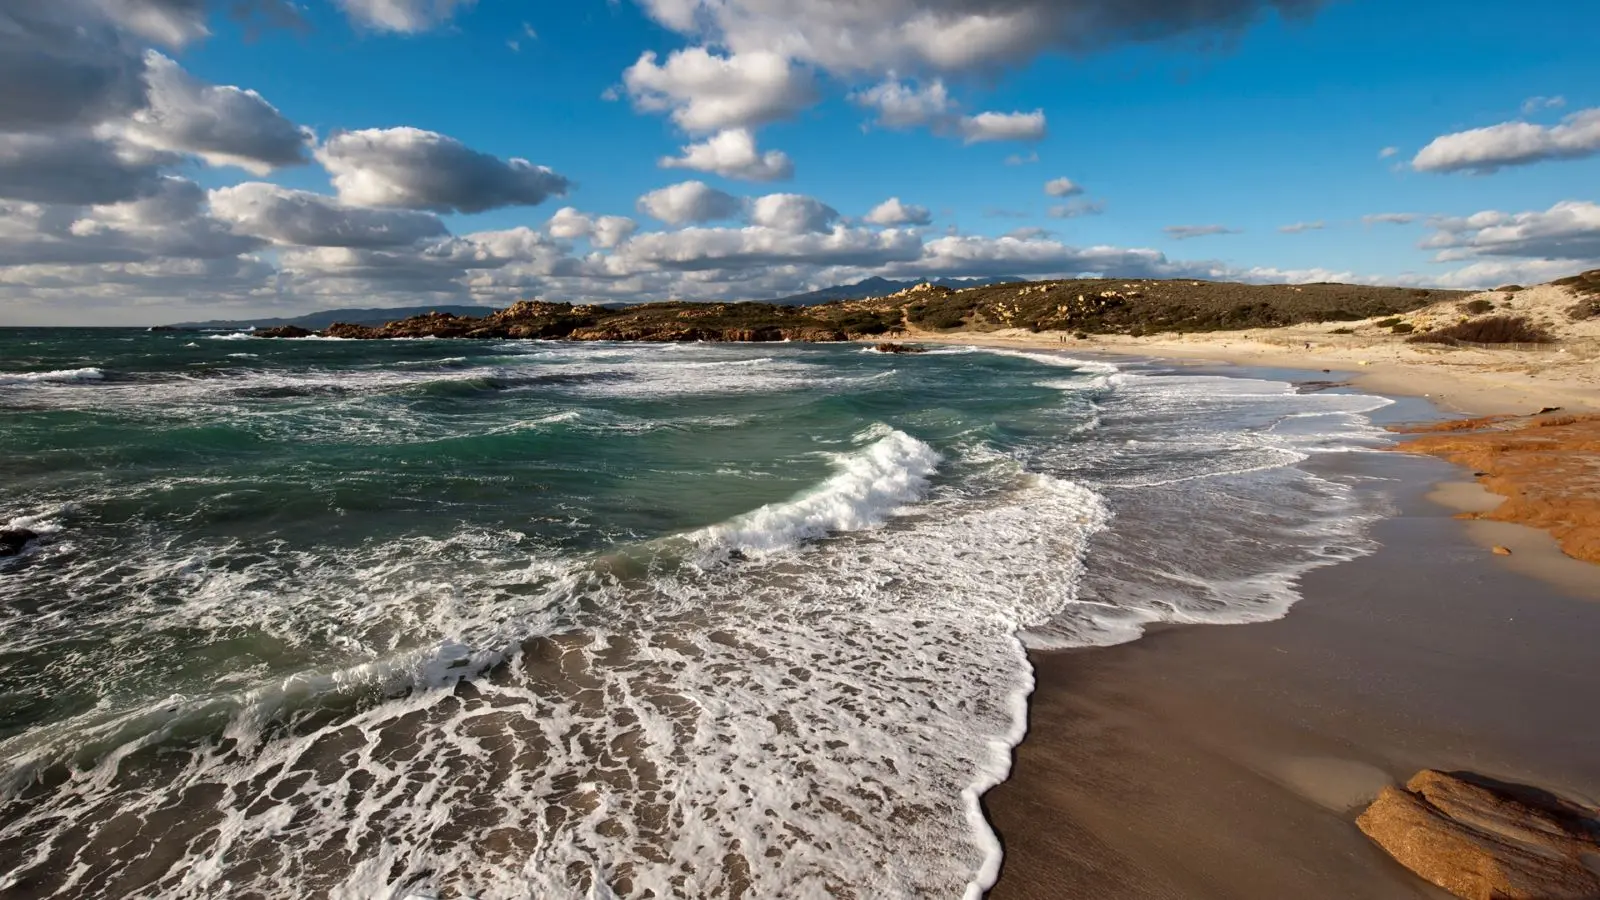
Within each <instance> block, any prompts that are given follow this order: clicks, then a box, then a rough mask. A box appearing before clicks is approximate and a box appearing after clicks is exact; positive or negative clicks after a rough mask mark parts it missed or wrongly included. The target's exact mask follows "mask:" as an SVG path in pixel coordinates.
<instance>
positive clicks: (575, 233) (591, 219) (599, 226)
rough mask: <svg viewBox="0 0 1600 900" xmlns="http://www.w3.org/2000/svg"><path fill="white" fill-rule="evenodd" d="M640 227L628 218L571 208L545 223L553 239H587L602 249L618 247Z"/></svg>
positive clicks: (560, 211) (566, 208)
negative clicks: (595, 214)
mask: <svg viewBox="0 0 1600 900" xmlns="http://www.w3.org/2000/svg"><path fill="white" fill-rule="evenodd" d="M638 227H639V223H637V222H635V221H634V220H632V219H630V218H628V217H627V216H591V215H589V214H587V213H582V212H579V211H578V210H576V209H574V208H573V207H570V206H566V207H562V208H561V209H558V210H556V213H555V215H553V216H551V217H550V221H549V222H547V223H545V230H546V231H548V232H550V236H551V237H554V238H559V239H561V240H567V241H571V240H577V239H579V238H586V239H588V241H589V243H591V244H593V245H594V246H596V247H600V248H611V247H615V246H617V245H618V244H620V243H622V242H623V241H625V240H627V239H628V238H629V237H630V236H631V235H632V234H633V232H634V230H635V229H637V228H638Z"/></svg>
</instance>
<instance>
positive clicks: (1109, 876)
mask: <svg viewBox="0 0 1600 900" xmlns="http://www.w3.org/2000/svg"><path fill="white" fill-rule="evenodd" d="M1352 456H1353V457H1354V458H1353V459H1351V460H1348V461H1340V462H1338V463H1337V464H1338V465H1353V466H1357V467H1359V468H1360V471H1362V472H1365V473H1371V474H1378V475H1382V476H1384V477H1388V478H1394V479H1397V480H1398V484H1399V487H1398V489H1397V495H1398V496H1397V505H1398V513H1397V515H1395V516H1393V517H1391V518H1389V519H1386V520H1384V521H1382V522H1379V523H1377V524H1376V525H1375V526H1374V527H1373V531H1372V536H1373V537H1374V538H1375V539H1376V540H1377V541H1379V542H1380V543H1381V545H1382V546H1381V549H1379V550H1378V551H1377V552H1376V553H1375V554H1373V555H1371V556H1368V557H1365V558H1362V559H1359V560H1357V561H1355V562H1351V563H1346V564H1341V565H1337V566H1332V567H1329V568H1323V569H1318V570H1316V571H1314V572H1312V573H1310V574H1309V575H1307V576H1306V577H1305V578H1304V579H1303V581H1302V586H1301V587H1302V593H1303V595H1304V599H1302V600H1301V601H1300V602H1299V603H1298V604H1296V606H1295V607H1294V608H1293V609H1292V610H1291V611H1290V613H1289V615H1288V616H1287V617H1286V618H1284V619H1281V620H1279V621H1276V622H1269V623H1264V624H1259V625H1237V626H1196V627H1169V628H1165V629H1162V630H1160V631H1159V632H1157V633H1153V634H1148V635H1146V636H1145V637H1144V638H1142V639H1141V640H1138V641H1135V642H1133V643H1131V644H1125V645H1122V646H1119V647H1112V648H1104V649H1088V650H1078V651H1066V652H1050V653H1035V654H1034V655H1033V662H1034V665H1035V668H1036V677H1037V688H1036V690H1035V693H1034V695H1033V698H1032V702H1031V704H1030V722H1029V733H1028V736H1027V739H1026V740H1025V741H1024V742H1023V743H1022V744H1021V745H1020V746H1019V747H1018V749H1017V754H1016V762H1015V766H1014V769H1013V772H1012V776H1011V778H1010V779H1009V780H1008V781H1006V782H1005V783H1004V784H1002V785H1000V786H999V787H997V788H995V789H994V790H993V791H991V792H990V793H989V794H988V795H987V796H986V797H985V804H986V806H987V809H988V812H989V815H990V820H991V822H993V823H994V825H995V827H996V829H997V831H998V832H999V834H1000V836H1001V839H1002V841H1003V842H1004V844H1005V851H1006V858H1005V864H1004V868H1003V869H1002V871H1001V875H1000V880H999V883H998V884H997V885H996V886H995V888H994V890H993V891H992V892H991V893H990V895H989V896H990V897H992V898H995V900H1013V898H1052V900H1054V898H1072V897H1083V898H1146V897H1149V898H1184V900H1190V898H1219V900H1220V898H1228V900H1240V898H1244V900H1250V898H1262V900H1268V898H1271V900H1282V898H1286V897H1292V898H1295V900H1321V898H1328V900H1334V898H1339V900H1349V898H1417V897H1422V898H1441V897H1445V896H1447V895H1445V894H1444V893H1443V892H1441V891H1439V890H1437V889H1435V888H1433V887H1431V886H1429V885H1427V884H1425V883H1424V882H1422V881H1421V880H1420V879H1417V878H1415V877H1414V876H1412V875H1411V874H1410V873H1409V872H1407V871H1405V870H1404V869H1402V868H1401V867H1400V866H1399V865H1398V864H1396V863H1394V862H1393V861H1391V860H1390V859H1389V858H1388V857H1387V856H1386V855H1385V854H1383V853H1382V851H1380V850H1378V848H1377V847H1376V846H1375V845H1373V844H1371V843H1370V842H1369V841H1368V840H1367V839H1366V838H1365V837H1364V836H1363V835H1362V834H1361V833H1360V832H1359V831H1358V830H1357V829H1356V827H1355V824H1354V819H1355V816H1356V815H1357V814H1358V813H1359V812H1360V810H1361V809H1362V808H1363V807H1364V806H1365V804H1366V803H1367V802H1368V801H1369V800H1370V799H1371V798H1372V797H1373V796H1374V795H1375V794H1376V793H1377V791H1378V789H1379V788H1381V787H1382V786H1383V785H1384V784H1385V783H1387V782H1389V781H1403V780H1405V779H1406V778H1408V777H1409V776H1411V775H1412V774H1413V773H1415V772H1416V771H1417V770H1418V769H1421V768H1425V767H1435V768H1443V769H1468V770H1472V771H1475V772H1479V773H1483V774H1488V775H1492V776H1496V777H1499V778H1504V779H1507V780H1511V781H1520V782H1529V783H1533V784H1538V785H1541V786H1543V787H1546V788H1549V789H1552V790H1556V791H1560V792H1564V793H1567V794H1569V795H1572V796H1574V797H1576V798H1578V799H1584V800H1587V801H1588V802H1590V803H1594V802H1596V801H1600V762H1597V761H1596V757H1595V753H1594V748H1595V747H1600V718H1597V717H1595V716H1594V715H1592V713H1591V712H1590V710H1591V708H1592V705H1593V703H1594V698H1595V697H1596V696H1600V665H1596V664H1595V658H1594V637H1595V635H1597V634H1600V602H1597V601H1600V568H1593V567H1591V568H1593V577H1591V578H1587V579H1585V578H1583V577H1582V575H1583V573H1581V572H1580V573H1577V575H1576V576H1574V575H1573V573H1572V571H1571V570H1570V569H1569V570H1567V571H1566V574H1565V575H1561V576H1553V577H1552V578H1551V579H1548V580H1547V579H1542V578H1541V579H1536V578H1534V577H1532V575H1530V574H1529V573H1530V572H1532V573H1534V574H1539V575H1545V574H1553V573H1547V572H1543V571H1541V570H1540V568H1539V560H1538V558H1537V555H1536V554H1531V553H1530V554H1529V555H1528V557H1523V556H1522V555H1521V554H1518V555H1517V556H1514V557H1512V558H1511V559H1515V560H1517V561H1518V563H1517V564H1518V565H1519V566H1520V567H1521V569H1522V571H1517V570H1513V569H1512V568H1511V567H1510V566H1508V565H1507V564H1506V563H1507V560H1506V559H1505V558H1503V557H1497V556H1494V555H1492V554H1490V553H1488V552H1486V549H1485V547H1484V545H1483V544H1482V543H1480V541H1478V540H1474V538H1473V536H1472V535H1470V534H1469V533H1468V531H1467V528H1466V527H1465V524H1464V523H1463V522H1461V521H1459V520H1456V519H1454V518H1452V516H1453V515H1454V514H1455V512H1456V510H1455V509H1453V508H1451V507H1449V506H1446V505H1443V504H1441V503H1438V502H1435V500H1430V499H1429V498H1428V495H1429V494H1430V492H1434V491H1435V490H1436V489H1437V485H1438V484H1440V483H1442V482H1452V481H1454V482H1459V481H1461V480H1462V479H1463V478H1464V477H1466V473H1462V472H1461V470H1459V469H1456V468H1454V467H1452V466H1450V465H1448V464H1445V463H1442V462H1439V461H1437V460H1432V459H1425V458H1419V457H1408V456H1402V455H1399V454H1357V455H1352ZM1446 493H1447V494H1448V495H1450V496H1451V497H1453V498H1454V499H1455V500H1456V501H1457V503H1458V504H1459V503H1464V502H1472V498H1470V497H1464V496H1463V492H1462V491H1461V490H1459V489H1456V490H1454V491H1453V492H1451V491H1450V490H1449V489H1447V490H1446ZM1436 499H1443V498H1440V497H1437V496H1436ZM1476 502H1478V503H1480V504H1481V503H1483V502H1484V500H1483V498H1481V497H1478V498H1476ZM1483 524H1500V523H1483ZM1507 527H1508V528H1512V529H1517V530H1518V533H1519V534H1521V535H1522V536H1523V537H1526V538H1528V539H1529V540H1534V539H1536V538H1539V537H1543V538H1545V539H1546V540H1548V536H1545V535H1543V534H1542V533H1541V532H1534V531H1532V530H1531V529H1522V528H1520V526H1507ZM1498 542H1500V543H1504V542H1505V539H1504V537H1503V536H1501V537H1500V538H1499V539H1498ZM1557 557H1559V554H1556V557H1552V558H1557ZM1568 562H1574V561H1571V560H1568ZM1581 565H1587V564H1581Z"/></svg>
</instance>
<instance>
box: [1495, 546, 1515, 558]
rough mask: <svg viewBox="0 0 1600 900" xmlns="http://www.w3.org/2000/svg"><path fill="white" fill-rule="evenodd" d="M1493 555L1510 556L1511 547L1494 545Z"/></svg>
mask: <svg viewBox="0 0 1600 900" xmlns="http://www.w3.org/2000/svg"><path fill="white" fill-rule="evenodd" d="M1494 555H1495V556H1510V555H1511V548H1510V547H1495V548H1494Z"/></svg>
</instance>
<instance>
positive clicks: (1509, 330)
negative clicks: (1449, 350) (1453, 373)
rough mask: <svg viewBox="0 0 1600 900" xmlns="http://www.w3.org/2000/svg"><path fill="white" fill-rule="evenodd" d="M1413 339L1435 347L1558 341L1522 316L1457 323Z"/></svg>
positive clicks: (1491, 317) (1493, 317)
mask: <svg viewBox="0 0 1600 900" xmlns="http://www.w3.org/2000/svg"><path fill="white" fill-rule="evenodd" d="M1411 340H1412V341H1414V342H1416V343H1434V344H1454V343H1457V342H1465V343H1469V344H1548V343H1550V342H1552V341H1554V340H1555V338H1553V337H1551V336H1550V333H1549V332H1548V331H1545V330H1544V329H1543V328H1540V327H1539V326H1537V325H1535V324H1533V323H1532V322H1530V321H1528V320H1527V319H1526V318H1524V317H1522V316H1490V317H1488V318H1486V319H1471V320H1468V321H1466V322H1457V323H1456V324H1454V325H1451V326H1449V327H1446V328H1441V329H1439V330H1438V331H1433V332H1429V333H1428V334H1424V335H1418V336H1416V337H1414V338H1412V339H1411Z"/></svg>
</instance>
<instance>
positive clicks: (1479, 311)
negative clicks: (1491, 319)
mask: <svg viewBox="0 0 1600 900" xmlns="http://www.w3.org/2000/svg"><path fill="white" fill-rule="evenodd" d="M1493 309H1494V302H1493V301H1491V300H1485V299H1483V298H1482V297H1479V298H1478V299H1476V300H1468V301H1467V302H1465V303H1463V304H1461V311H1462V312H1464V313H1468V314H1470V315H1474V316H1481V315H1483V314H1484V313H1486V312H1490V311H1492V310H1493Z"/></svg>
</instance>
